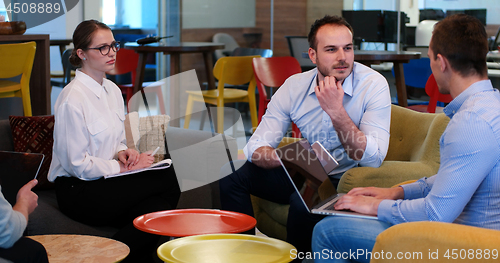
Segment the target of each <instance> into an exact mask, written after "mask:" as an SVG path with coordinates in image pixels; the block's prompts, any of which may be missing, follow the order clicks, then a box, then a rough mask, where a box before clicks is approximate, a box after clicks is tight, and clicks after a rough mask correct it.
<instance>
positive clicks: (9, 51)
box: [0, 42, 36, 116]
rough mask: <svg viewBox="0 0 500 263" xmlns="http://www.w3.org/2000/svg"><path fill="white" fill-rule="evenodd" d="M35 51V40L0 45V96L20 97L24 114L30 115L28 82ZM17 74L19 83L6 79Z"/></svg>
mask: <svg viewBox="0 0 500 263" xmlns="http://www.w3.org/2000/svg"><path fill="white" fill-rule="evenodd" d="M35 51H36V43H35V42H27V43H19V44H3V45H0V58H2V62H1V63H0V98H10V97H20V98H22V100H23V109H24V116H31V115H32V114H31V99H30V87H29V84H30V77H31V69H32V68H33V60H34V59H35ZM19 75H22V76H21V82H20V83H18V82H15V81H11V80H6V79H9V78H13V77H16V76H19Z"/></svg>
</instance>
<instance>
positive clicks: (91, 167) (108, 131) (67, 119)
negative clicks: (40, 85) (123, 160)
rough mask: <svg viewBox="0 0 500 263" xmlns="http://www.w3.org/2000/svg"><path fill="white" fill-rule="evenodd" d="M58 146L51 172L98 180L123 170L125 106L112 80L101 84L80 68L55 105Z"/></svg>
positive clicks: (54, 176)
mask: <svg viewBox="0 0 500 263" xmlns="http://www.w3.org/2000/svg"><path fill="white" fill-rule="evenodd" d="M54 112H55V114H54V116H55V126H54V146H53V149H52V163H51V164H50V170H49V174H48V179H49V181H51V182H53V181H54V180H55V179H56V178H57V177H58V176H74V177H77V178H80V179H82V180H95V179H99V178H101V177H103V176H104V175H109V174H115V173H119V172H120V166H119V164H118V161H117V160H116V158H117V153H118V152H119V151H122V150H126V149H127V146H126V144H125V143H126V139H125V128H124V124H123V122H124V120H125V107H124V102H123V97H122V93H121V91H120V89H119V88H118V87H117V86H116V85H115V84H114V83H113V82H111V81H110V80H107V79H105V78H104V79H103V84H102V85H100V84H99V83H97V82H96V81H95V80H94V79H92V78H91V77H90V76H88V75H87V74H85V73H83V72H82V71H80V70H77V71H76V77H75V79H73V81H71V82H70V83H69V84H68V85H67V86H66V87H64V89H63V90H62V92H61V94H60V95H59V97H58V98H57V101H56V103H55V106H54Z"/></svg>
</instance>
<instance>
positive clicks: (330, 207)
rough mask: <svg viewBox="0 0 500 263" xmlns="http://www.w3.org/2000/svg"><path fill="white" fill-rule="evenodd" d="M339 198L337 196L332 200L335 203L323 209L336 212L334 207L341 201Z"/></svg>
mask: <svg viewBox="0 0 500 263" xmlns="http://www.w3.org/2000/svg"><path fill="white" fill-rule="evenodd" d="M339 198H340V196H337V197H335V198H334V199H332V200H331V201H333V202H332V203H331V204H329V205H328V206H325V207H324V208H323V209H324V210H335V208H334V206H335V204H336V203H337V201H338V200H339Z"/></svg>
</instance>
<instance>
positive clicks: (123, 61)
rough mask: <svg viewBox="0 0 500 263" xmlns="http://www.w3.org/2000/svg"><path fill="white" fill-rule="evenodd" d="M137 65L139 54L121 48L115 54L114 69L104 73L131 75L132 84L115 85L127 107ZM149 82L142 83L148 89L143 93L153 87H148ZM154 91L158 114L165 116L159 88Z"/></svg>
mask: <svg viewBox="0 0 500 263" xmlns="http://www.w3.org/2000/svg"><path fill="white" fill-rule="evenodd" d="M138 63H139V54H137V53H136V52H135V51H134V50H131V49H125V48H121V49H120V50H118V52H116V63H115V68H114V69H112V70H110V71H108V72H106V74H108V75H122V74H127V73H129V72H130V73H131V75H132V83H131V84H117V86H118V87H119V88H120V89H121V91H122V94H124V95H125V103H126V104H127V105H128V103H129V100H130V99H131V98H132V96H133V95H134V94H133V92H134V83H135V76H136V69H137V64H138ZM148 84H150V82H144V83H143V87H148V89H145V90H144V91H148V90H152V89H153V88H154V87H153V86H148ZM154 91H155V92H156V93H157V96H158V103H159V107H160V112H161V113H162V114H165V105H164V102H163V95H162V92H161V86H157V88H156V89H154Z"/></svg>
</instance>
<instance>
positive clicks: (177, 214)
mask: <svg viewBox="0 0 500 263" xmlns="http://www.w3.org/2000/svg"><path fill="white" fill-rule="evenodd" d="M256 223H257V220H255V218H253V217H251V216H249V215H245V214H241V213H236V212H230V211H224V210H211V209H176V210H168V211H160V212H154V213H149V214H145V215H142V216H139V217H137V218H136V219H135V220H134V226H135V227H136V228H137V229H139V230H141V231H144V232H147V233H151V234H156V235H163V236H171V237H185V236H193V235H202V234H219V233H241V232H244V231H247V230H249V229H251V228H253V227H255V224H256Z"/></svg>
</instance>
